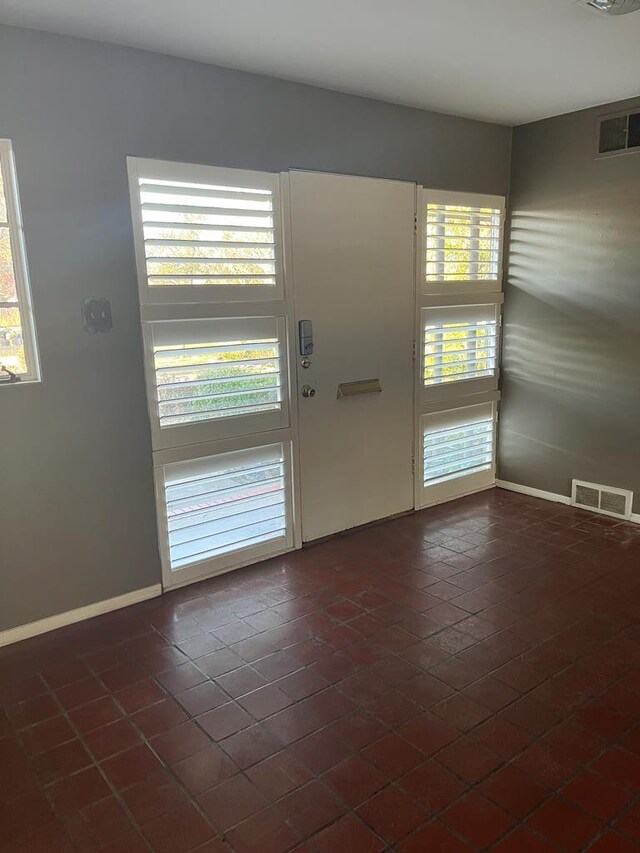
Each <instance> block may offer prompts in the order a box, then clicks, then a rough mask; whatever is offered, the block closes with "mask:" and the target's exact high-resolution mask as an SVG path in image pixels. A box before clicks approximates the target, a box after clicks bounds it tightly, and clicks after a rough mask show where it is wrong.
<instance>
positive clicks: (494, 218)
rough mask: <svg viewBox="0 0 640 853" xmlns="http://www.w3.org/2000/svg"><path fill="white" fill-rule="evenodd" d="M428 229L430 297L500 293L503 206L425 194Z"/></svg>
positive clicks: (478, 199) (426, 266)
mask: <svg viewBox="0 0 640 853" xmlns="http://www.w3.org/2000/svg"><path fill="white" fill-rule="evenodd" d="M423 228H424V234H423V241H424V261H423V262H424V267H423V270H424V279H423V286H424V288H425V289H426V290H427V291H435V292H461V291H462V292H464V291H467V292H472V291H486V290H498V289H499V287H500V280H501V267H502V243H503V232H504V200H502V199H499V198H495V197H492V196H489V197H486V198H484V197H476V196H472V195H469V196H463V195H461V194H458V193H444V192H434V191H428V192H425V196H424V210H423Z"/></svg>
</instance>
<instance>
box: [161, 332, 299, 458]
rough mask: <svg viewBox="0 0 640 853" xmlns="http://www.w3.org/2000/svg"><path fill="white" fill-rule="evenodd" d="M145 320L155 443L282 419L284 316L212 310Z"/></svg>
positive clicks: (263, 427)
mask: <svg viewBox="0 0 640 853" xmlns="http://www.w3.org/2000/svg"><path fill="white" fill-rule="evenodd" d="M146 326H147V328H148V330H150V331H148V332H147V334H149V335H150V342H149V348H150V350H151V351H152V352H153V364H151V365H149V368H148V377H149V395H150V398H151V399H152V400H153V410H152V425H153V426H154V432H155V434H156V438H157V444H158V446H160V447H172V446H177V445H180V444H191V443H193V442H194V441H198V440H205V439H208V438H211V437H212V436H220V437H223V436H232V435H241V434H250V433H255V432H265V431H267V430H272V429H277V428H279V427H282V426H284V425H286V424H287V422H288V402H287V400H288V386H287V375H286V370H285V362H286V358H285V356H286V343H285V341H286V336H285V320H284V318H282V317H224V318H223V317H217V318H212V319H194V320H168V321H161V322H155V323H148V324H146Z"/></svg>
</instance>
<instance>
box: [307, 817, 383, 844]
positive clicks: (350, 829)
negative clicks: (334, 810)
mask: <svg viewBox="0 0 640 853" xmlns="http://www.w3.org/2000/svg"><path fill="white" fill-rule="evenodd" d="M312 844H313V845H314V847H315V849H316V850H317V851H318V853H335V851H337V850H343V851H347V850H352V851H356V850H357V851H358V853H379V851H380V850H384V849H385V847H386V844H385V842H384V841H382V839H381V838H380V837H379V836H377V835H375V834H374V833H373V832H371V830H370V829H369V828H368V827H367V826H366V825H365V824H364V823H363V822H362V821H361V820H359V819H358V818H357V817H356V816H355V815H354V814H349V815H346V816H345V817H342V818H340V820H338V821H337V822H336V823H334V824H333V825H332V826H329V827H327V828H326V829H323V830H322V832H320V833H319V834H318V835H316V836H315V837H314V838H313V839H312Z"/></svg>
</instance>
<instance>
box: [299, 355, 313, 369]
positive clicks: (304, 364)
mask: <svg viewBox="0 0 640 853" xmlns="http://www.w3.org/2000/svg"><path fill="white" fill-rule="evenodd" d="M300 367H304V369H305V370H306V369H307V368H308V367H311V359H310V358H302V359H300Z"/></svg>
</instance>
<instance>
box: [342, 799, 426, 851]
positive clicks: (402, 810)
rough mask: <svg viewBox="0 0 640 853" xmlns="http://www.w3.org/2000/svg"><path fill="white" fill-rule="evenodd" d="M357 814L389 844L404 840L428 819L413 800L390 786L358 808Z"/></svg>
mask: <svg viewBox="0 0 640 853" xmlns="http://www.w3.org/2000/svg"><path fill="white" fill-rule="evenodd" d="M357 812H358V814H359V815H360V817H361V818H362V820H363V821H364V822H365V823H366V824H368V825H369V826H370V827H371V829H373V831H374V832H375V833H377V834H378V835H380V836H381V837H382V838H384V840H385V841H387V842H388V843H389V844H396V843H397V842H398V841H400V840H401V839H402V838H405V837H406V836H407V835H409V833H410V832H413V831H414V830H416V829H418V827H419V826H421V825H422V824H423V823H424V822H425V821H426V820H427V817H428V815H427V813H426V812H425V811H424V810H423V809H421V808H420V806H418V805H417V804H416V803H415V801H414V800H413V799H411V798H410V797H408V796H407V795H406V794H403V793H402V791H400V790H398V789H397V788H394V787H393V786H391V785H390V786H388V787H387V788H385V789H384V790H383V791H380V793H379V794H376V795H375V796H374V797H372V798H371V799H370V800H368V801H367V802H366V803H364V804H363V805H362V806H360V808H359V809H358V810H357Z"/></svg>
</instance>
